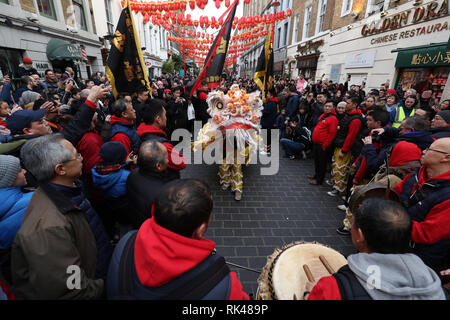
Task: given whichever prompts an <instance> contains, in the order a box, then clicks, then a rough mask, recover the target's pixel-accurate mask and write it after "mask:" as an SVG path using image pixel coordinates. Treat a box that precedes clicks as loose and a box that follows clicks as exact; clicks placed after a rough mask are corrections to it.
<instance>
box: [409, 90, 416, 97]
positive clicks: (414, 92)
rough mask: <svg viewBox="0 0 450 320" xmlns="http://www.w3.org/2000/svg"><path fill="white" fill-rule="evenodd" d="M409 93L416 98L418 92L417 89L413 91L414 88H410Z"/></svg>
mask: <svg viewBox="0 0 450 320" xmlns="http://www.w3.org/2000/svg"><path fill="white" fill-rule="evenodd" d="M408 91H411V93H412V94H413V95H414V96H416V95H417V91H416V89H413V88H409V89H408Z"/></svg>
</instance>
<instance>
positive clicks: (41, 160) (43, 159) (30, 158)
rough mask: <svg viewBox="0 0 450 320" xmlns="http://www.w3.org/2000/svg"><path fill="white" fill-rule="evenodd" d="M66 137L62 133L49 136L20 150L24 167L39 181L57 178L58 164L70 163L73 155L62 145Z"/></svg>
mask: <svg viewBox="0 0 450 320" xmlns="http://www.w3.org/2000/svg"><path fill="white" fill-rule="evenodd" d="M62 140H64V136H63V135H62V134H60V133H57V134H48V135H45V136H41V137H39V138H34V139H31V140H29V141H27V142H26V143H25V144H24V145H23V147H22V149H21V150H20V158H21V159H22V162H23V164H24V167H25V169H26V170H27V171H29V172H30V173H31V174H32V175H33V176H34V177H35V178H36V180H37V181H39V182H48V181H50V180H52V179H53V177H54V176H55V167H56V165H58V164H61V163H64V162H67V161H70V160H71V159H72V153H71V152H70V151H69V150H68V149H66V148H64V146H63V145H62V144H61V143H60V142H61V141H62Z"/></svg>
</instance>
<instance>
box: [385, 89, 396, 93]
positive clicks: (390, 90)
mask: <svg viewBox="0 0 450 320" xmlns="http://www.w3.org/2000/svg"><path fill="white" fill-rule="evenodd" d="M386 93H393V94H397V91H395V89H389V90H388V91H386Z"/></svg>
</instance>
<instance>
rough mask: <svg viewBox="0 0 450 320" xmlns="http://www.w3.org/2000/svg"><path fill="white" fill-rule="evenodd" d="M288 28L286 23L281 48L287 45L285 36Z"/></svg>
mask: <svg viewBox="0 0 450 320" xmlns="http://www.w3.org/2000/svg"><path fill="white" fill-rule="evenodd" d="M288 27H289V24H288V23H287V22H286V23H285V24H284V30H283V47H284V46H285V45H287V35H288V30H289V29H288Z"/></svg>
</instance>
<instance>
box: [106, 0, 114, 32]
mask: <svg viewBox="0 0 450 320" xmlns="http://www.w3.org/2000/svg"><path fill="white" fill-rule="evenodd" d="M105 10H106V25H107V26H108V33H109V34H114V23H113V15H112V7H111V0H105Z"/></svg>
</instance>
